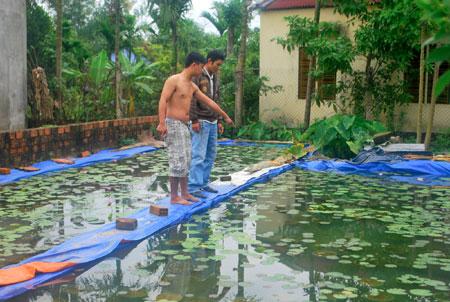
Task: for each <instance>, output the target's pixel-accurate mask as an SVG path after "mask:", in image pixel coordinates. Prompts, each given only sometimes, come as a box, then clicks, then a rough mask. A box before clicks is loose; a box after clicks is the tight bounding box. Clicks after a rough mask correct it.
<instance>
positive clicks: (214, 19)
mask: <svg viewBox="0 0 450 302" xmlns="http://www.w3.org/2000/svg"><path fill="white" fill-rule="evenodd" d="M219 5H220V6H221V5H222V3H219V2H217V1H215V2H214V6H213V7H212V9H213V10H214V12H213V13H212V14H211V13H210V12H207V11H204V12H202V14H201V16H202V17H203V18H205V19H207V20H208V21H209V22H210V23H211V24H212V25H214V27H215V28H216V30H217V31H218V32H219V35H220V36H221V37H222V36H223V34H224V33H225V31H226V30H227V24H226V23H225V19H224V17H223V10H221V9H220V6H219Z"/></svg>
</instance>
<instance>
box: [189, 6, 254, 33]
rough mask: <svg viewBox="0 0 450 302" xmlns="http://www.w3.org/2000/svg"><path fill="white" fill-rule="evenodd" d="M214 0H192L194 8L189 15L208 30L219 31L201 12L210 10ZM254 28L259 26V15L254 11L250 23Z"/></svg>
mask: <svg viewBox="0 0 450 302" xmlns="http://www.w3.org/2000/svg"><path fill="white" fill-rule="evenodd" d="M213 2H214V0H192V10H191V11H190V12H189V14H188V17H190V18H192V19H194V20H195V21H196V22H197V23H199V24H200V25H201V26H202V27H203V28H204V29H205V30H206V31H207V32H213V33H218V32H217V30H215V29H214V26H212V25H211V23H209V21H208V20H206V19H205V18H203V17H201V16H200V15H201V13H202V12H203V11H205V10H209V9H210V8H211V7H212V5H213ZM250 26H251V27H252V28H254V27H259V15H258V14H256V13H254V17H253V20H252V23H251V24H250Z"/></svg>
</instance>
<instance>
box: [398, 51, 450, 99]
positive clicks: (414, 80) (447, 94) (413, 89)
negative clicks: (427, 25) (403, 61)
mask: <svg viewBox="0 0 450 302" xmlns="http://www.w3.org/2000/svg"><path fill="white" fill-rule="evenodd" d="M449 69H450V65H449V63H448V62H444V63H442V64H441V67H440V68H439V75H440V76H441V75H443V74H444V73H445V72H446V71H447V70H449ZM419 73H420V53H419V52H417V53H416V54H415V55H414V58H413V60H412V63H411V65H410V67H409V68H408V70H407V71H406V72H405V80H406V83H407V85H408V92H409V94H411V95H412V97H413V99H412V102H413V103H418V102H419V76H420V75H419ZM426 76H427V78H426V79H425V82H427V81H428V84H427V87H428V88H427V96H428V97H427V102H428V103H429V102H431V93H432V88H433V72H430V73H428V74H426ZM424 89H425V85H424ZM436 103H438V104H450V87H449V86H447V87H446V88H445V90H444V92H442V94H441V95H440V96H439V97H438V98H437V100H436Z"/></svg>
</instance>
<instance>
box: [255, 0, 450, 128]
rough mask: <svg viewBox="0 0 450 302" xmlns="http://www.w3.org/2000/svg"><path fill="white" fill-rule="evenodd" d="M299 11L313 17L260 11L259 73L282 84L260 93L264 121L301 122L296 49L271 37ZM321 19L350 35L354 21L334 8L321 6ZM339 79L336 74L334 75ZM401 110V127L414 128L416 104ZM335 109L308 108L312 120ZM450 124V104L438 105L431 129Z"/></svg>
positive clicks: (278, 34)
mask: <svg viewBox="0 0 450 302" xmlns="http://www.w3.org/2000/svg"><path fill="white" fill-rule="evenodd" d="M291 15H300V16H303V17H308V18H311V19H313V18H314V9H313V8H311V9H292V10H278V11H262V12H261V14H260V26H261V33H260V75H261V76H267V77H268V78H269V82H268V84H269V85H271V86H274V85H281V86H282V87H283V91H282V92H280V93H277V94H273V93H269V94H267V95H263V96H260V99H259V116H260V119H261V120H262V121H264V122H270V121H271V120H281V121H283V122H286V123H288V124H289V125H291V126H298V125H300V124H302V123H303V117H304V111H305V110H304V108H305V102H306V100H305V99H298V71H299V70H298V67H299V55H298V50H294V51H292V52H291V53H289V52H288V51H287V50H285V49H283V47H282V46H281V45H279V44H277V42H276V41H274V40H273V39H274V38H276V37H285V36H286V34H287V32H288V27H287V22H286V20H284V17H286V16H291ZM320 20H321V21H330V22H340V23H342V24H343V25H344V24H345V25H346V26H347V35H348V36H349V37H350V38H353V35H354V32H355V29H356V26H357V25H353V26H349V25H348V24H347V22H346V21H347V19H346V17H345V16H342V15H338V14H335V13H334V12H333V8H322V10H321V15H320ZM364 65H365V62H364V60H362V59H357V60H355V62H354V63H353V68H354V69H362V68H364ZM337 78H338V80H339V75H338V76H337ZM399 112H402V119H401V123H400V125H401V126H400V128H399V129H398V130H402V131H415V130H416V126H415V124H416V119H417V116H416V114H417V104H414V103H413V104H410V105H408V106H403V107H402V108H399ZM426 112H427V108H425V110H424V121H426V118H427V114H426ZM335 113H336V112H335V111H334V110H333V108H331V107H326V106H321V107H318V106H317V105H315V104H313V106H312V108H311V120H312V121H314V120H315V119H319V118H323V117H327V116H331V115H334V114H335ZM446 128H450V105H437V107H436V113H435V120H434V130H435V131H439V130H442V129H446Z"/></svg>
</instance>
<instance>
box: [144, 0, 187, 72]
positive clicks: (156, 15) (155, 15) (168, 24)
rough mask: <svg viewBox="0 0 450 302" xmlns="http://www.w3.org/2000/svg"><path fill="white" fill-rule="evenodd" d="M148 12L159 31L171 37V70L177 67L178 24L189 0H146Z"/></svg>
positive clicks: (174, 70) (175, 69)
mask: <svg viewBox="0 0 450 302" xmlns="http://www.w3.org/2000/svg"><path fill="white" fill-rule="evenodd" d="M148 4H149V14H150V17H151V18H152V19H153V22H154V23H155V24H156V25H157V26H158V29H159V30H160V31H167V32H170V35H171V38H172V72H173V73H175V72H176V71H177V67H178V26H179V22H180V21H181V20H182V19H183V18H184V16H185V14H186V13H187V12H188V11H189V9H190V8H191V5H192V3H191V1H190V0H148Z"/></svg>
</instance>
